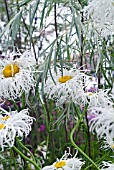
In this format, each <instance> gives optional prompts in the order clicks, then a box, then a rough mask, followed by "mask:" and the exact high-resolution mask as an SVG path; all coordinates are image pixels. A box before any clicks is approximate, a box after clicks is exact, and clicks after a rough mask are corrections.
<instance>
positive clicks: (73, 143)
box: [70, 105, 100, 170]
mask: <svg viewBox="0 0 114 170" xmlns="http://www.w3.org/2000/svg"><path fill="white" fill-rule="evenodd" d="M87 108H88V105H87V106H86V107H85V108H84V111H83V112H82V114H81V116H80V119H79V121H78V123H77V124H76V125H75V126H74V128H73V129H72V131H71V134H70V140H71V143H72V145H73V146H74V147H75V148H76V149H77V150H78V151H79V152H80V153H81V154H82V155H84V157H85V158H87V159H88V160H89V161H90V162H91V163H92V164H93V165H94V166H95V167H96V169H97V170H100V169H99V168H98V166H97V165H96V164H95V162H93V161H92V159H91V158H89V157H88V156H87V155H86V154H85V153H84V152H83V151H82V150H81V149H80V148H79V147H78V146H77V145H76V144H75V142H74V140H73V135H74V132H75V130H76V128H77V127H78V126H79V124H80V123H81V121H82V118H83V116H84V115H85V113H86V111H87Z"/></svg>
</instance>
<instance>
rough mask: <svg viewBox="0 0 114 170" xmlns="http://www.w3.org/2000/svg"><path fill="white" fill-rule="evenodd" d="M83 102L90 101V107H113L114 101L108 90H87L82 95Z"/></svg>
mask: <svg viewBox="0 0 114 170" xmlns="http://www.w3.org/2000/svg"><path fill="white" fill-rule="evenodd" d="M82 102H83V104H84V105H85V104H87V103H88V105H89V106H88V107H105V108H106V107H107V108H109V107H112V105H113V102H112V100H111V97H109V95H108V90H107V91H104V90H98V91H96V92H93V93H92V92H85V93H84V94H83V96H82Z"/></svg>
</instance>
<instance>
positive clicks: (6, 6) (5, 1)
mask: <svg viewBox="0 0 114 170" xmlns="http://www.w3.org/2000/svg"><path fill="white" fill-rule="evenodd" d="M4 3H5V8H6V14H7V19H8V22H9V21H10V15H9V11H8V4H7V0H4Z"/></svg>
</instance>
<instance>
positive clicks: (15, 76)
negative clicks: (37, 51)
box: [0, 51, 35, 99]
mask: <svg viewBox="0 0 114 170" xmlns="http://www.w3.org/2000/svg"><path fill="white" fill-rule="evenodd" d="M34 64H35V59H34V56H32V54H31V53H30V52H29V51H26V52H25V53H23V54H20V53H14V54H13V53H11V54H10V56H7V57H6V58H4V59H3V60H0V97H1V98H3V99H15V98H17V97H20V96H21V94H22V93H23V92H25V93H27V94H28V93H29V91H30V89H31V88H34V86H35V79H34V75H33V72H32V71H33V70H32V69H33V65H34Z"/></svg>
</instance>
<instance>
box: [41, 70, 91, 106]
mask: <svg viewBox="0 0 114 170" xmlns="http://www.w3.org/2000/svg"><path fill="white" fill-rule="evenodd" d="M52 76H53V79H52ZM52 76H48V78H47V81H46V83H45V86H44V92H45V93H46V94H47V96H48V98H50V99H54V100H55V101H56V104H57V106H60V105H61V104H65V103H69V102H73V103H75V104H79V103H78V99H79V98H80V97H81V96H82V95H83V94H84V87H85V85H84V84H85V81H86V79H87V80H88V77H89V76H87V75H86V74H85V73H82V72H81V71H80V70H78V69H76V70H74V69H71V70H66V69H63V75H62V72H61V71H60V70H58V71H57V73H56V72H55V71H54V70H52Z"/></svg>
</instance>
